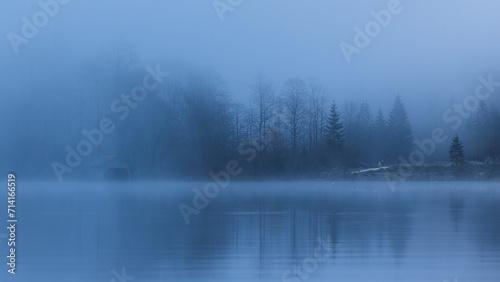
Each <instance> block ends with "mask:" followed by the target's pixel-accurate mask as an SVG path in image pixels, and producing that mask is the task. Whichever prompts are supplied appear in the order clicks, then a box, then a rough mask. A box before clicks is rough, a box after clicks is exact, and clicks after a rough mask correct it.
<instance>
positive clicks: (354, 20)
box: [0, 0, 500, 116]
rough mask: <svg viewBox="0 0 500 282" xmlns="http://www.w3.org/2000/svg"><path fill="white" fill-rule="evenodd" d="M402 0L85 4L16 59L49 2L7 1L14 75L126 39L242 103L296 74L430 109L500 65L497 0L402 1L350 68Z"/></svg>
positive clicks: (67, 11) (51, 67) (3, 28)
mask: <svg viewBox="0 0 500 282" xmlns="http://www.w3.org/2000/svg"><path fill="white" fill-rule="evenodd" d="M221 1H222V2H223V3H226V2H231V1H228V0H221ZM42 2H47V0H42ZM234 2H238V1H233V3H234ZM390 2H391V1H388V0H370V1H348V0H335V1H333V0H311V1H305V0H304V1H298V0H251V1H250V0H243V1H242V2H241V4H240V5H238V6H235V7H233V10H232V11H230V12H226V13H224V20H221V19H220V17H219V16H218V14H217V12H216V9H215V8H214V5H213V3H214V2H213V1H212V0H207V1H194V0H175V1H174V0H155V1H151V0H150V1H131V0H127V1H124V0H106V1H95V0H92V1H89V0H85V1H82V0H80V1H78V0H73V1H70V2H69V3H68V4H65V5H60V10H59V11H58V12H57V13H56V15H55V16H54V17H53V18H50V19H49V22H48V24H47V25H46V26H44V27H42V28H40V30H39V32H38V33H37V34H36V35H35V36H34V37H33V38H31V39H29V42H28V43H27V44H22V45H21V46H20V48H19V49H20V50H19V52H18V53H17V54H16V53H15V52H14V50H13V48H12V46H11V43H10V42H9V39H8V36H7V35H8V33H9V32H14V33H16V34H18V35H21V34H22V33H21V28H22V27H23V22H22V20H21V19H22V17H26V18H28V19H29V20H30V21H32V20H33V15H34V14H35V13H36V12H37V11H40V10H41V8H40V6H39V5H38V4H37V1H2V3H1V4H0V5H1V9H0V33H1V34H2V38H3V39H2V40H1V41H0V52H1V60H0V61H1V62H2V69H3V72H2V73H4V74H9V73H10V70H11V69H21V70H19V71H28V70H27V68H29V67H30V65H33V64H37V63H38V62H39V63H40V64H42V66H43V69H44V70H46V71H47V72H50V71H56V72H57V71H58V68H60V69H61V70H63V69H65V68H69V69H71V67H72V66H74V67H75V68H76V65H77V64H80V63H81V62H83V61H85V60H87V59H89V58H92V57H95V56H97V55H99V54H102V52H103V49H104V48H105V47H106V45H107V44H108V43H109V42H111V41H113V40H116V39H121V40H126V41H129V42H130V43H132V44H133V45H134V46H135V47H136V49H137V52H138V53H139V55H140V58H141V61H142V62H143V63H144V64H155V63H158V62H160V63H161V61H165V59H177V60H180V61H185V62H187V63H190V64H193V65H196V66H202V67H211V68H213V69H214V70H216V71H217V72H218V73H219V74H220V75H221V76H222V78H223V79H225V80H226V82H227V83H228V86H229V89H230V90H231V92H232V93H233V94H234V95H236V96H238V97H240V99H246V97H247V96H248V94H249V89H248V84H249V82H250V81H251V78H252V76H254V75H256V74H258V73H262V74H265V75H267V76H268V77H270V78H272V79H273V80H274V81H275V83H276V86H277V88H280V86H281V84H282V83H283V81H284V80H285V79H287V78H289V77H294V76H299V77H302V78H305V79H307V78H310V77H314V78H316V79H317V80H319V81H321V82H323V83H324V84H325V86H326V87H327V89H328V90H329V93H330V94H331V95H332V97H336V98H337V99H339V100H344V99H348V97H351V98H352V99H354V100H360V99H367V100H368V101H369V102H370V103H372V104H373V105H374V107H378V105H384V104H387V103H388V102H389V104H390V101H391V100H392V98H393V97H394V95H396V94H397V93H401V95H402V96H403V100H404V101H405V102H406V103H407V104H409V105H417V106H419V107H420V106H423V105H425V103H430V102H432V101H434V100H435V99H436V97H437V98H438V99H439V97H443V98H444V97H448V96H449V95H452V94H453V95H456V96H459V97H460V96H465V95H468V94H469V93H470V92H473V90H474V86H475V85H476V84H477V77H478V76H479V75H481V74H483V75H485V74H488V73H490V72H493V73H495V71H496V70H497V69H498V66H499V58H500V51H499V50H500V31H499V30H498V29H499V27H500V17H499V16H498V13H499V11H500V2H499V1H494V0H488V1H487V0H482V1H477V0H476V1H465V0H463V1H457V0H453V1H452V0H443V1H431V0H428V1H424V0H419V1H416V0H414V1H410V0H403V1H400V4H399V6H400V9H402V10H401V11H400V13H398V14H395V15H392V19H391V21H390V22H389V24H388V25H387V26H386V27H383V28H381V31H380V33H379V34H378V35H377V36H375V37H374V38H372V39H371V42H370V44H369V45H368V46H367V47H366V48H364V49H361V53H360V54H355V55H353V56H352V62H351V63H350V64H349V63H347V61H346V59H345V57H344V55H343V53H342V51H341V49H340V47H339V44H340V43H341V42H346V43H348V44H351V45H353V44H354V36H355V31H354V28H355V27H360V28H362V29H364V28H365V26H366V25H367V23H369V22H370V21H372V20H373V16H372V15H371V13H370V12H371V11H380V10H382V9H387V6H388V4H389V3H390ZM4 78H5V76H4ZM427 97H433V99H434V100H431V99H427ZM423 98H426V99H423ZM419 107H414V108H411V109H410V116H411V114H412V112H413V113H414V112H416V111H419V110H424V109H423V108H419Z"/></svg>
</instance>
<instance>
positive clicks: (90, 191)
mask: <svg viewBox="0 0 500 282" xmlns="http://www.w3.org/2000/svg"><path fill="white" fill-rule="evenodd" d="M78 185H80V186H78ZM78 185H76V184H75V185H74V186H72V187H69V189H66V190H61V189H60V188H61V187H58V188H57V187H55V188H53V187H43V186H40V185H39V184H36V185H33V186H32V187H31V189H32V191H30V193H25V194H24V196H23V198H22V199H21V200H22V201H20V202H22V203H23V204H22V205H21V204H20V206H19V210H20V211H22V213H21V214H20V216H19V217H20V219H21V220H22V222H23V228H22V229H20V235H19V238H20V239H19V240H20V241H21V242H22V243H23V244H22V248H21V247H20V248H19V252H20V253H19V256H20V257H22V258H23V260H22V261H23V262H24V265H23V268H22V270H21V269H20V271H19V275H18V278H19V279H21V280H19V281H33V279H35V278H36V281H68V280H71V281H110V279H111V278H112V276H110V272H111V271H112V270H117V271H118V272H119V271H120V270H121V269H122V267H126V272H127V273H128V274H130V275H133V276H135V277H136V278H137V280H138V281H165V280H167V281H283V277H285V278H286V279H285V280H287V279H288V280H289V281H303V280H305V278H304V277H306V276H307V280H310V281H337V280H338V281H443V280H444V279H445V278H446V277H459V278H460V281H462V280H463V281H479V280H480V281H496V279H497V278H498V277H499V275H500V271H499V269H500V224H499V220H498V218H499V216H500V207H499V205H498V204H499V199H500V198H499V195H498V192H497V189H496V188H498V187H497V186H498V185H496V184H491V185H490V186H487V187H484V186H483V187H482V188H481V189H476V188H475V187H473V186H468V185H470V184H459V185H458V184H447V183H441V184H439V183H438V184H436V183H434V184H429V183H418V184H411V185H408V186H407V187H405V189H399V190H397V191H395V192H391V191H390V189H388V188H387V187H386V186H385V185H384V183H378V184H377V183H375V184H372V183H355V184H352V183H341V184H335V185H332V184H331V183H297V184H290V183H252V184H249V183H246V184H245V183H239V184H234V185H233V186H232V187H228V188H227V189H226V190H224V191H223V192H222V193H221V194H220V195H219V197H217V198H214V199H213V200H212V201H211V202H210V205H208V207H207V208H205V209H204V210H201V211H200V214H199V215H197V216H195V217H193V218H192V220H191V224H189V225H186V224H185V222H184V220H183V218H182V216H181V214H180V212H179V210H178V208H177V206H178V204H179V203H180V202H186V203H188V202H189V201H190V198H192V194H191V193H190V191H191V189H192V188H193V187H195V186H197V185H202V184H197V183H170V184H165V183H149V184H148V185H138V184H137V185H135V184H127V185H129V186H128V187H124V186H123V184H100V185H104V186H105V187H92V186H91V185H88V184H78ZM460 185H461V186H460ZM35 188H36V189H35ZM66 188H68V187H66ZM25 189H28V188H25ZM40 199H44V200H43V201H40ZM0 208H1V207H0ZM318 240H319V241H318ZM321 240H323V241H325V242H326V241H327V240H329V244H330V245H331V247H332V252H331V253H329V254H328V256H326V255H325V254H326V253H325V249H322V250H321V254H320V256H318V255H315V250H316V249H317V248H318V244H319V243H318V242H320V241H321ZM317 257H321V258H325V259H324V260H318V259H316V258H317ZM46 258H52V260H51V261H50V263H49V261H48V260H46ZM304 262H306V264H305V265H304ZM54 263H55V264H57V265H59V266H64V267H63V270H62V272H63V273H61V275H60V276H58V277H61V278H60V279H61V280H57V278H54V276H53V273H52V272H50V271H48V270H47V269H49V268H48V266H49V265H52V264H54ZM479 269H480V271H479ZM287 271H290V272H287ZM30 279H31V280H30ZM63 279H66V280H63ZM294 279H295V280H294ZM297 279H298V280H297Z"/></svg>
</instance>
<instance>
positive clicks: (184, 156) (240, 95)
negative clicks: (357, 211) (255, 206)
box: [0, 0, 500, 181]
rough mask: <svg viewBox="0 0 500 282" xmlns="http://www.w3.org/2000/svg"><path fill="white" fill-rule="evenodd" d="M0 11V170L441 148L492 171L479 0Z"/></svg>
mask: <svg viewBox="0 0 500 282" xmlns="http://www.w3.org/2000/svg"><path fill="white" fill-rule="evenodd" d="M1 6H2V9H1V11H0V23H1V24H0V30H1V33H2V34H3V35H4V37H3V40H1V41H0V49H1V53H0V60H1V62H2V64H1V65H0V74H1V75H0V88H1V93H2V94H1V97H2V98H3V101H4V107H3V111H1V115H2V118H1V119H0V128H1V129H2V132H3V134H2V138H1V139H0V145H1V148H2V150H1V158H0V167H1V168H2V171H4V173H7V172H12V171H14V172H16V173H18V174H20V175H24V177H25V178H33V179H47V180H54V181H63V180H75V179H100V178H102V177H103V176H102V175H100V173H102V168H103V167H105V168H111V169H112V170H111V171H109V169H108V170H107V171H105V174H106V173H107V174H108V175H107V176H106V175H104V177H109V178H111V179H114V178H121V177H122V176H121V174H122V173H123V171H124V170H126V171H127V173H129V174H130V176H127V177H130V178H131V179H191V180H192V179H205V178H209V177H210V174H211V173H216V172H218V171H221V170H227V171H229V170H230V169H233V170H234V171H238V168H241V169H242V173H241V177H242V178H245V179H270V178H290V177H294V178H295V177H305V178H316V177H318V175H319V174H320V172H321V171H324V170H331V169H336V168H339V169H355V168H366V167H376V166H381V165H382V164H383V165H398V164H399V163H401V161H402V160H401V157H402V158H403V159H405V160H406V161H408V162H410V163H412V164H415V163H418V164H419V165H420V164H427V163H436V162H446V161H449V146H450V143H451V141H452V138H453V137H454V136H456V135H458V136H459V137H460V140H461V142H463V148H464V152H465V159H466V160H467V161H477V162H485V161H490V160H493V161H494V160H496V159H498V158H499V157H500V149H499V146H498V144H500V114H499V112H498V111H499V110H500V98H499V97H500V96H499V92H500V71H499V70H498V63H499V57H500V55H499V53H498V50H499V47H500V38H499V36H500V34H499V33H498V32H497V28H498V26H499V25H500V18H499V17H498V15H497V11H498V10H499V8H500V4H498V3H497V2H495V1H480V2H473V1H459V2H457V1H439V3H435V2H433V1H386V0H384V1H356V2H352V1H327V0H322V1H313V2H305V1H284V0H280V1H224V0H221V1H213V2H211V1H201V2H196V3H195V2H193V1H141V2H137V1H135V2H132V1H117V0H115V1H106V2H100V1H62V0H58V1H56V0H41V1H39V2H36V1H26V2H19V1H8V2H4V3H2V4H1ZM415 152H416V153H415ZM233 161H234V162H233ZM235 164H238V165H237V166H236V165H235ZM228 166H229V168H228ZM231 166H234V167H233V168H231ZM238 173H239V172H238ZM96 175H97V176H96Z"/></svg>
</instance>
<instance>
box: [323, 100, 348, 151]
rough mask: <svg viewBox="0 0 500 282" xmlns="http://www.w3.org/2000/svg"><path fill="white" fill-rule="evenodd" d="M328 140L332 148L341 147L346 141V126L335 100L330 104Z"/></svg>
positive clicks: (327, 128) (327, 127)
mask: <svg viewBox="0 0 500 282" xmlns="http://www.w3.org/2000/svg"><path fill="white" fill-rule="evenodd" d="M326 140H327V143H328V145H329V146H330V147H332V148H340V147H342V145H343V143H344V126H343V125H342V123H341V122H340V114H339V111H338V109H337V104H336V103H335V101H333V103H332V105H331V106H330V114H329V115H328V124H327V126H326Z"/></svg>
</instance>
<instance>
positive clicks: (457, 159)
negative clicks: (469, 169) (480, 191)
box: [449, 135, 465, 166]
mask: <svg viewBox="0 0 500 282" xmlns="http://www.w3.org/2000/svg"><path fill="white" fill-rule="evenodd" d="M449 153H450V162H451V163H453V164H454V165H455V166H463V165H464V163H465V156H464V145H462V141H461V140H460V138H458V135H455V137H454V138H453V140H452V141H451V144H450V150H449Z"/></svg>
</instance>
